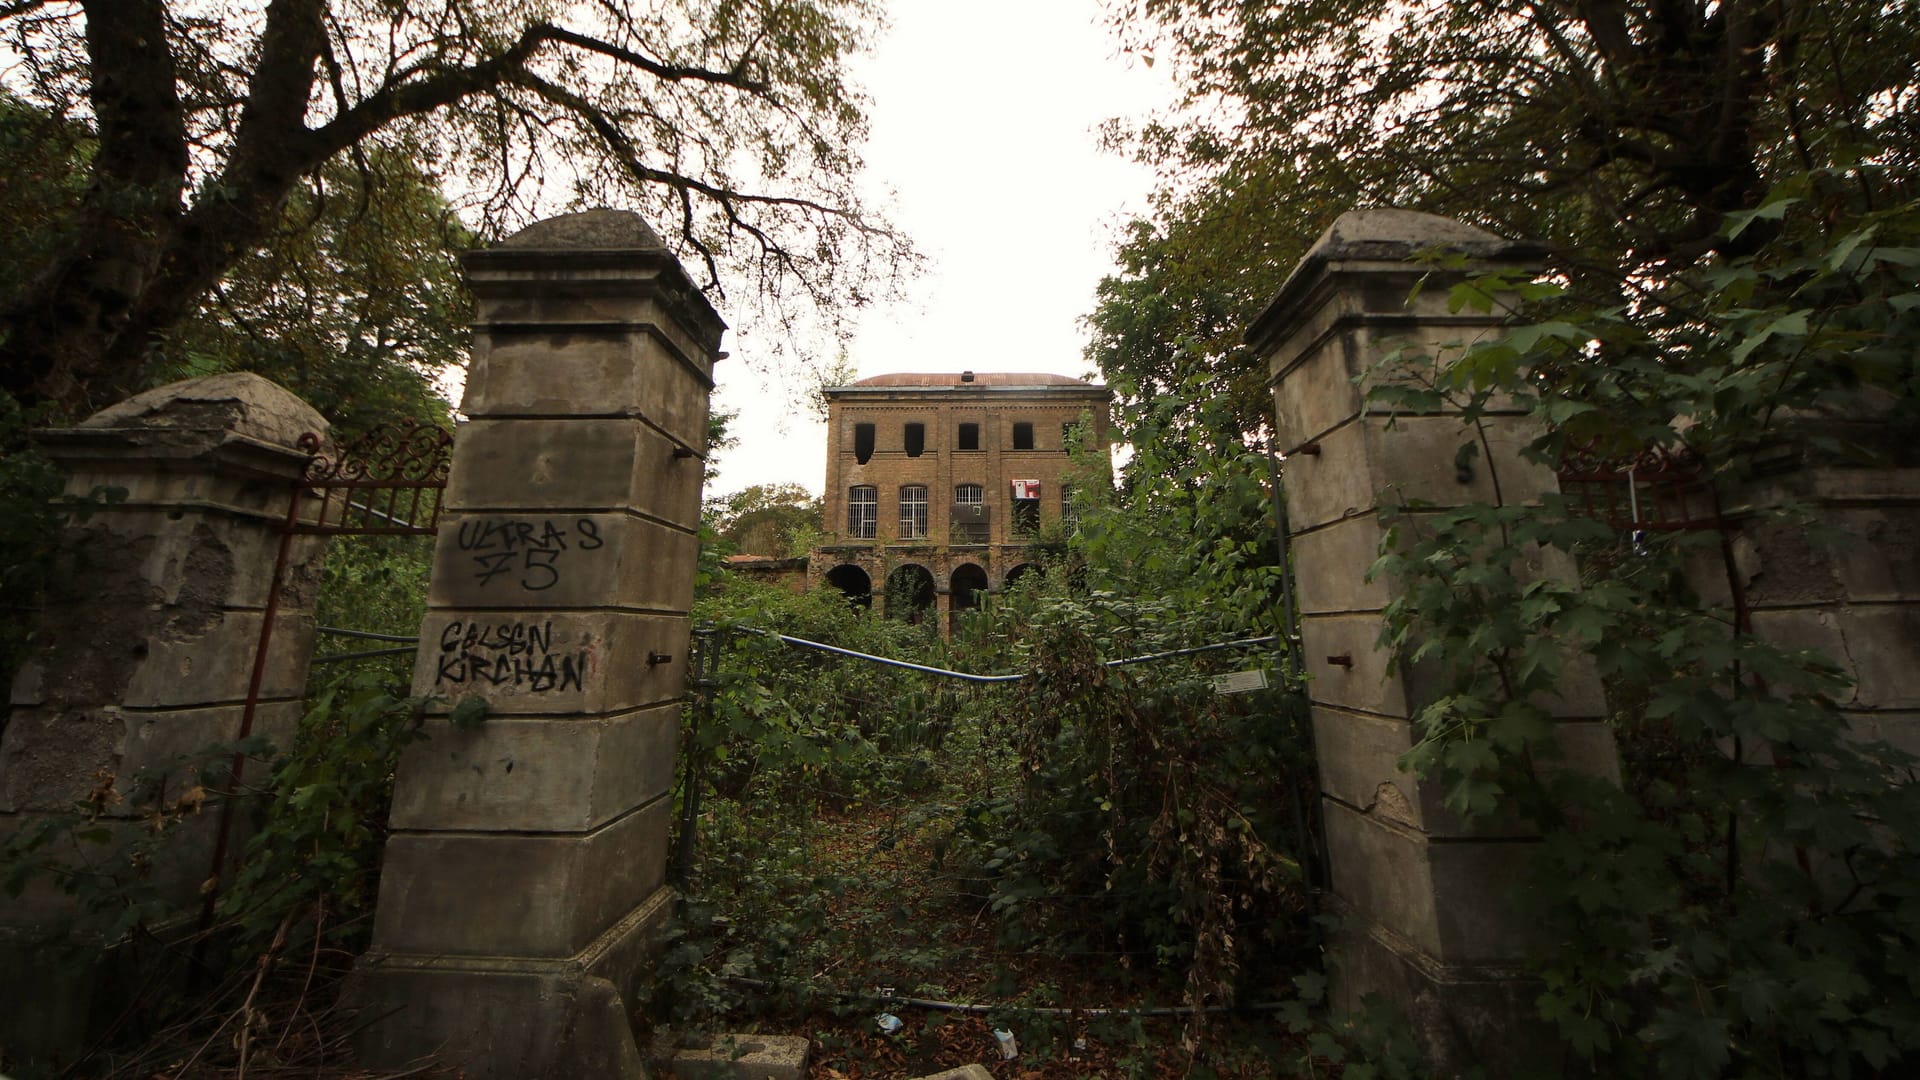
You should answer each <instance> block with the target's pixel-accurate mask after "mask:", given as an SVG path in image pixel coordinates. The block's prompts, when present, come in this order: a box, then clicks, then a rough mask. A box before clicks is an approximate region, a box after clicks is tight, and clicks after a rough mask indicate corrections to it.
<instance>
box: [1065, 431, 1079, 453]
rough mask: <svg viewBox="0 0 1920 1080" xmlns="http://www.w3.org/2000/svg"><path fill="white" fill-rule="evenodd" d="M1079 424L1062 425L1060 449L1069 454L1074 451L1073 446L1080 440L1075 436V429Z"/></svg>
mask: <svg viewBox="0 0 1920 1080" xmlns="http://www.w3.org/2000/svg"><path fill="white" fill-rule="evenodd" d="M1079 426H1080V425H1078V424H1061V425H1060V449H1061V450H1062V451H1064V452H1066V453H1069V454H1071V453H1073V448H1074V447H1075V446H1077V445H1078V444H1079V442H1080V440H1079V439H1076V438H1074V435H1073V429H1074V428H1076V427H1079Z"/></svg>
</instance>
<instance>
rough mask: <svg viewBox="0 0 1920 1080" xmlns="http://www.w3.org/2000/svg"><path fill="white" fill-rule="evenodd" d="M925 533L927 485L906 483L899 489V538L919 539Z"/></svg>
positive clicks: (924, 536)
mask: <svg viewBox="0 0 1920 1080" xmlns="http://www.w3.org/2000/svg"><path fill="white" fill-rule="evenodd" d="M926 535H927V486H926V485H925V484H908V485H906V486H905V487H902V488H901V489H900V539H902V540H921V539H925V538H926Z"/></svg>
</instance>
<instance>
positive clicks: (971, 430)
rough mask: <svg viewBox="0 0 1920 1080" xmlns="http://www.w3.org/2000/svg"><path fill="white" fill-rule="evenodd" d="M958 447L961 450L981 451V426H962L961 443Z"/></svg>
mask: <svg viewBox="0 0 1920 1080" xmlns="http://www.w3.org/2000/svg"><path fill="white" fill-rule="evenodd" d="M957 447H958V449H961V450H978V449H980V425H979V424H961V425H960V441H959V443H958V444H957Z"/></svg>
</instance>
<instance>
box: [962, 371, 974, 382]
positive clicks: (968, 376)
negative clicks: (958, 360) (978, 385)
mask: <svg viewBox="0 0 1920 1080" xmlns="http://www.w3.org/2000/svg"><path fill="white" fill-rule="evenodd" d="M960 381H961V382H972V381H973V372H971V371H963V372H961V373H960Z"/></svg>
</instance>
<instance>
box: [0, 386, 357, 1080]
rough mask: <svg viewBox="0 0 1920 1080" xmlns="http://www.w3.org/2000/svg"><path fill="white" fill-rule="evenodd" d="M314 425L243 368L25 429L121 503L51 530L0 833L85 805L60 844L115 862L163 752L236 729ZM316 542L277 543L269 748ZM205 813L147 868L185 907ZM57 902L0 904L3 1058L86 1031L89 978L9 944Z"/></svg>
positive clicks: (297, 669) (205, 854)
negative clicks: (103, 835)
mask: <svg viewBox="0 0 1920 1080" xmlns="http://www.w3.org/2000/svg"><path fill="white" fill-rule="evenodd" d="M326 428H327V423H326V421H325V420H323V419H321V417H320V415H319V414H318V413H316V412H314V411H313V409H311V408H309V407H308V406H307V405H306V404H305V403H304V402H302V401H301V400H300V399H298V398H296V397H294V396H293V395H292V394H290V393H288V392H287V391H286V390H284V389H282V388H280V387H279V386H276V385H274V384H273V383H271V382H268V381H267V380H266V379H263V378H261V377H259V376H258V375H246V374H239V375H217V376H212V377H209V378H203V379H190V380H188V381H186V382H179V383H174V384H172V385H169V386H163V387H160V388H158V389H155V390H149V391H147V392H146V393H143V394H140V395H138V396H136V397H133V398H131V399H129V400H127V401H125V402H122V403H121V404H119V405H116V406H114V407H112V408H110V409H107V410H105V411H103V412H100V413H98V414H96V415H94V416H93V417H91V418H89V419H88V420H86V421H85V422H83V423H82V424H80V425H79V426H78V427H75V428H67V429H62V430H55V431H43V432H40V433H38V436H37V437H38V439H39V441H40V444H41V446H42V447H44V448H45V450H46V452H47V453H48V454H49V455H50V456H51V457H53V458H54V460H56V461H58V462H59V463H60V464H61V465H62V466H64V467H65V468H66V469H67V470H68V471H69V474H70V478H69V480H68V482H67V488H66V490H67V494H69V495H72V496H76V497H82V498H84V497H87V496H89V494H91V493H93V492H96V491H97V490H101V489H118V492H123V493H124V498H121V499H119V500H118V501H110V502H102V503H100V504H99V505H97V506H96V507H95V508H94V510H93V511H92V513H91V514H90V515H89V516H87V517H86V518H85V520H75V521H73V522H71V523H70V524H68V525H67V526H66V528H65V531H64V533H63V536H62V549H63V550H62V554H61V556H60V565H59V566H58V567H57V568H56V570H55V572H54V574H53V575H52V578H51V581H50V584H49V587H48V595H47V597H46V604H45V607H44V609H43V610H42V611H41V612H39V614H38V615H37V617H36V625H37V629H36V640H35V649H34V653H33V655H32V657H31V658H30V659H29V661H28V662H27V663H26V665H25V666H23V667H22V669H21V670H20V672H19V674H18V676H17V678H16V679H15V681H14V684H13V699H12V700H13V712H12V715H11V717H10V718H9V719H8V721H7V723H6V727H5V731H4V734H0V838H4V837H5V836H6V835H7V834H9V833H12V832H13V831H15V830H24V829H29V828H33V827H35V826H36V825H37V824H39V823H41V822H44V821H46V820H47V819H48V816H49V815H60V814H65V813H68V812H71V811H72V810H73V809H74V808H75V807H76V806H80V805H89V804H90V805H91V806H93V807H94V808H95V809H96V810H97V812H98V813H99V815H100V821H99V824H103V825H105V826H106V827H107V828H108V829H109V830H110V831H111V832H112V833H113V834H114V839H113V840H112V841H110V842H109V843H107V844H102V845H91V844H88V845H79V846H78V847H77V848H73V849H68V848H66V847H64V846H63V847H62V848H60V849H59V850H72V851H73V853H74V854H73V857H74V858H76V859H89V860H93V861H96V862H97V863H98V865H99V868H101V869H103V870H105V871H108V872H110V873H114V874H123V873H125V872H126V871H127V869H128V868H127V866H126V858H125V856H124V855H123V853H122V852H123V844H124V841H126V840H130V839H132V838H133V837H134V836H135V835H136V834H138V833H139V832H141V831H142V830H143V829H145V828H146V826H145V824H144V823H143V822H142V821H141V818H142V816H143V815H144V814H146V813H147V812H148V811H150V810H153V809H155V808H157V807H160V806H164V805H166V804H168V803H172V802H174V801H176V800H178V799H179V798H180V797H181V796H182V795H183V794H186V793H187V789H188V788H189V787H190V786H191V785H192V783H193V779H192V777H191V775H183V770H175V769H173V766H174V764H175V763H176V762H177V761H178V760H179V759H181V758H182V757H185V756H189V755H194V754H196V752H200V751H205V750H206V749H207V748H209V747H210V746H212V745H214V744H216V743H228V742H231V741H233V740H234V739H235V738H236V737H237V736H238V735H239V733H240V727H241V718H242V714H243V712H244V706H243V703H244V702H245V700H246V697H247V689H248V685H249V681H250V677H251V675H252V671H253V661H254V654H255V650H256V646H257V645H258V642H259V638H260V628H261V623H262V620H263V619H264V618H265V617H266V610H265V609H266V604H267V597H268V591H269V589H270V587H271V583H272V576H273V567H274V559H275V555H276V553H277V551H278V545H279V543H280V537H281V533H282V525H283V524H284V522H285V520H286V516H287V506H288V501H289V500H290V499H291V498H292V497H293V492H294V481H295V480H296V479H297V478H298V477H299V476H300V473H301V470H302V468H303V467H304V466H305V464H306V462H307V459H308V454H307V453H306V452H305V451H303V450H301V449H299V448H298V445H297V444H298V442H299V439H300V437H301V436H302V435H304V434H308V433H313V434H316V435H318V434H322V433H324V432H325V431H326ZM323 548H324V541H320V540H317V539H311V538H309V539H302V540H299V541H297V542H295V543H294V545H293V546H292V548H291V556H292V557H291V560H290V568H289V572H288V578H287V582H286V588H285V590H284V592H283V593H282V595H281V598H280V603H279V608H278V615H277V616H276V620H275V630H274V634H273V642H272V647H271V649H270V650H269V653H268V655H267V662H266V664H265V668H264V672H263V679H262V684H261V694H260V704H259V707H258V709H257V711H256V714H255V717H254V721H253V730H254V731H256V732H260V733H264V734H268V735H270V736H273V737H274V738H275V741H276V742H277V743H279V744H280V745H283V746H284V745H285V744H286V741H287V736H288V735H289V734H290V733H291V731H292V730H293V728H294V727H295V726H296V725H297V723H298V722H299V716H300V707H301V701H300V699H301V695H302V693H303V691H304V689H305V685H306V677H307V661H308V658H309V656H310V655H311V653H312V647H313V618H312V614H311V608H312V604H313V595H314V590H315V587H316V586H317V584H318V582H319V571H320V564H319V560H320V555H321V552H322V551H323ZM142 778H144V779H145V781H146V783H145V784H142V783H141V782H140V781H141V779H142ZM256 779H258V778H256ZM143 788H144V790H143ZM218 819H219V815H217V814H211V813H209V814H202V815H198V816H193V817H189V818H187V819H185V820H182V821H181V822H180V823H179V824H177V825H175V826H174V827H173V828H172V830H171V835H170V837H169V842H168V843H167V845H166V846H165V847H164V848H163V849H162V850H161V856H162V857H161V858H159V859H157V860H156V861H155V862H154V863H153V864H152V865H151V866H150V867H149V869H148V873H149V875H150V880H151V881H152V882H153V883H154V884H155V885H156V886H157V887H158V889H159V893H160V895H161V897H163V898H164V899H166V900H168V901H170V902H171V903H172V904H173V905H174V906H175V907H176V909H177V911H178V912H179V913H180V914H181V915H182V916H183V917H184V916H185V915H186V913H188V912H190V911H192V910H194V909H195V908H196V907H197V903H198V897H199V895H200V886H201V883H202V882H204V881H206V880H207V879H208V878H209V877H211V876H213V874H214V870H213V866H212V858H213V848H214V843H215V837H216V834H217V832H218V829H219V820H218ZM233 839H234V841H235V843H236V844H237V842H238V840H239V839H240V838H239V837H234V838H233ZM72 905H73V898H72V897H70V896H68V895H67V894H65V893H64V892H62V891H61V890H60V889H58V888H57V887H56V886H55V883H54V882H52V881H50V880H46V879H40V880H37V881H35V882H34V883H32V884H31V885H30V886H29V888H28V890H27V892H26V893H25V894H24V895H22V896H21V897H20V898H19V899H17V900H12V901H9V902H8V903H7V904H6V906H5V908H4V913H3V914H0V1029H4V1030H0V1042H4V1044H5V1046H6V1048H7V1049H8V1051H9V1053H12V1054H15V1055H19V1056H23V1057H32V1056H34V1055H35V1054H36V1053H37V1052H38V1051H39V1050H40V1049H44V1048H55V1047H60V1046H70V1045H73V1043H74V1042H75V1041H77V1040H78V1039H79V1038H80V1037H81V1036H82V1035H83V1033H84V1031H83V1029H84V1026H85V1024H86V1021H87V1016H86V1013H87V1009H88V1006H87V1000H88V997H89V995H90V994H91V986H90V976H89V975H88V974H87V973H75V972H71V971H60V972H49V971H47V970H44V968H41V967H37V966H36V964H35V962H34V961H35V958H36V953H35V950H33V949H32V948H31V947H30V945H29V946H28V947H26V948H25V949H24V951H17V952H10V949H9V943H11V945H12V947H13V948H14V949H19V948H20V947H21V945H22V943H23V942H26V943H30V942H31V941H32V940H33V938H34V936H35V935H36V934H37V933H39V932H42V931H44V930H46V929H48V928H50V927H51V926H53V925H55V924H57V923H58V922H59V921H61V920H63V919H64V918H66V917H67V916H69V915H71V914H72V913H73V910H74V909H73V907H72ZM108 944H110V943H108ZM38 955H39V958H40V959H44V958H45V957H44V954H38Z"/></svg>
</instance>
